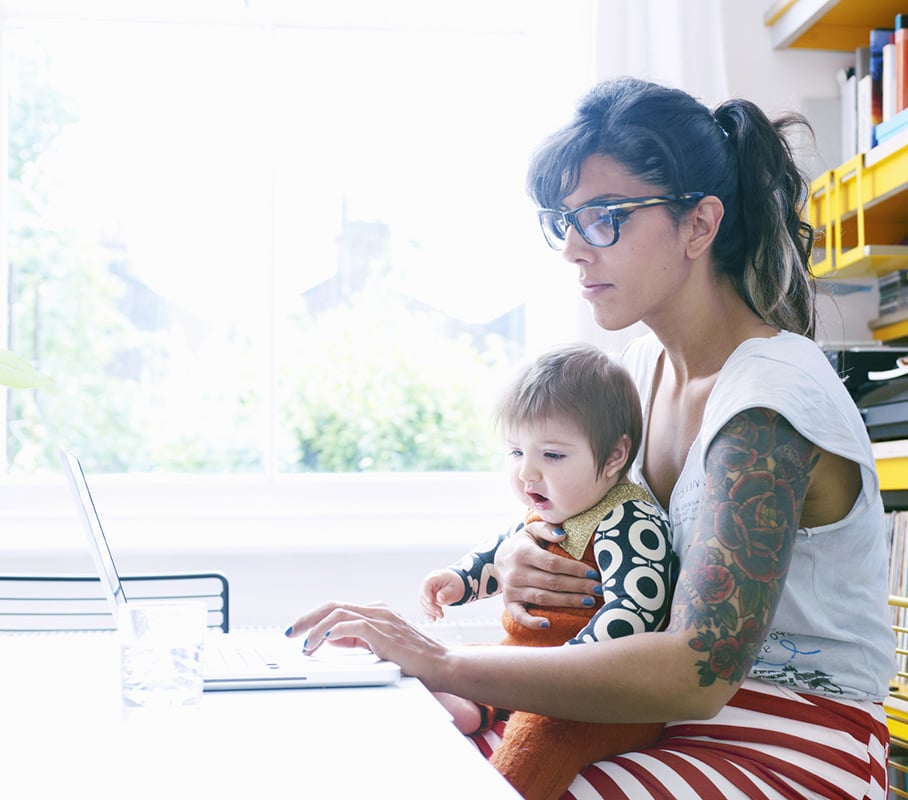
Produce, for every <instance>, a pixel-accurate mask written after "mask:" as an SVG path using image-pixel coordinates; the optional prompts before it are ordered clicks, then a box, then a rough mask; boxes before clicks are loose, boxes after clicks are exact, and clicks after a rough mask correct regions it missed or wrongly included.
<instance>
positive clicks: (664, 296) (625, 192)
mask: <svg viewBox="0 0 908 800" xmlns="http://www.w3.org/2000/svg"><path fill="white" fill-rule="evenodd" d="M661 194H665V190H664V189H663V188H661V187H658V186H653V185H652V184H649V183H646V182H644V181H641V180H640V179H639V178H635V177H633V176H631V175H630V174H629V173H628V172H627V171H626V170H625V169H624V168H623V167H621V166H620V165H619V164H618V162H617V161H614V160H613V159H611V158H609V157H607V156H599V155H594V156H590V157H589V158H587V160H586V161H585V162H584V163H583V166H582V167H581V170H580V180H579V182H578V183H577V188H576V189H575V190H574V191H573V192H572V193H571V194H570V195H569V196H568V197H566V198H565V199H564V206H565V209H566V210H574V209H576V208H579V207H580V206H583V205H587V204H589V203H592V202H595V201H599V200H606V201H608V200H616V201H617V200H623V199H626V198H629V197H644V196H648V195H661ZM562 255H563V257H564V258H565V260H567V261H569V262H570V263H572V264H574V265H575V266H576V267H577V268H578V270H579V274H578V278H579V281H580V287H581V295H582V296H583V298H584V299H585V300H586V301H587V302H589V304H590V306H591V307H592V310H593V317H594V318H595V320H596V323H597V324H598V325H599V326H600V327H602V328H604V329H606V330H620V329H621V328H626V327H627V326H628V325H632V324H633V323H635V322H638V321H640V320H643V321H644V322H647V323H648V324H650V326H651V327H652V326H653V325H652V323H653V321H654V320H655V319H657V318H658V317H659V315H664V314H666V313H677V309H678V307H679V304H678V302H677V298H678V290H679V289H680V286H681V283H682V282H683V280H684V278H685V277H686V268H685V267H686V263H687V262H686V259H685V255H684V245H683V242H682V237H681V235H680V231H679V228H678V225H677V223H676V222H675V220H674V218H673V217H672V216H671V214H670V212H669V210H668V208H667V207H666V206H651V207H648V208H641V209H638V210H636V211H634V212H633V213H632V214H631V215H630V216H629V217H628V219H627V220H626V221H625V222H624V223H623V224H622V225H621V230H620V235H619V237H618V241H617V242H616V243H615V244H613V245H612V246H611V247H594V246H592V245H590V244H588V243H587V242H585V241H584V240H583V237H581V236H580V234H578V233H577V231H576V230H575V229H574V228H573V226H571V227H569V228H568V232H567V236H566V238H565V242H564V249H563V250H562Z"/></svg>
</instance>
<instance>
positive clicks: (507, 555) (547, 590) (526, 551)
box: [495, 526, 599, 608]
mask: <svg viewBox="0 0 908 800" xmlns="http://www.w3.org/2000/svg"><path fill="white" fill-rule="evenodd" d="M529 527H531V526H528V528H529ZM533 527H535V526H533ZM495 566H496V567H497V568H498V572H499V576H500V578H501V584H502V592H503V595H504V600H505V603H508V604H511V603H522V604H532V605H538V606H544V607H545V606H549V607H550V606H568V607H571V608H581V607H584V606H589V605H591V604H592V603H593V602H594V600H593V597H594V595H595V594H596V593H597V588H596V587H597V586H599V575H598V573H596V571H595V570H591V569H590V568H589V567H587V566H585V565H584V564H583V563H582V562H580V561H576V560H574V559H571V558H567V557H566V556H561V555H558V554H556V553H550V552H548V551H547V550H544V549H542V548H541V547H540V546H539V544H538V542H537V540H536V539H535V538H534V536H533V531H527V533H526V534H525V535H523V531H521V534H518V535H516V536H511V537H509V538H508V539H507V540H505V541H504V542H502V544H501V546H500V547H499V548H498V553H497V554H496V557H495Z"/></svg>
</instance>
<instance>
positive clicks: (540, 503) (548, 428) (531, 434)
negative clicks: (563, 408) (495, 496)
mask: <svg viewBox="0 0 908 800" xmlns="http://www.w3.org/2000/svg"><path fill="white" fill-rule="evenodd" d="M504 441H505V447H506V449H507V458H508V474H509V478H510V482H511V487H512V488H513V490H514V492H515V493H516V495H517V497H518V498H519V499H520V500H521V502H524V503H526V504H527V505H528V506H529V507H530V508H532V509H534V510H535V511H536V513H538V514H539V516H540V517H542V519H544V520H545V521H546V522H550V523H552V524H554V525H560V524H561V523H562V522H564V521H565V520H566V519H568V518H570V517H573V516H576V515H577V514H580V513H581V512H583V511H586V510H587V509H588V508H591V507H592V506H594V505H596V503H598V502H599V501H600V500H601V499H602V498H603V497H604V496H605V494H606V493H607V492H608V490H609V489H611V488H612V486H614V485H615V483H616V480H615V479H612V478H607V477H606V476H605V475H600V476H598V477H597V475H596V461H595V459H594V457H593V450H592V448H591V447H590V443H589V441H588V440H587V438H586V436H585V435H584V434H583V433H581V432H580V430H579V429H578V428H577V426H576V425H574V424H573V423H572V422H570V421H569V420H565V419H560V418H557V417H555V418H549V419H547V420H544V421H543V422H540V423H527V424H521V425H516V426H513V427H510V428H508V429H507V430H506V431H505V437H504Z"/></svg>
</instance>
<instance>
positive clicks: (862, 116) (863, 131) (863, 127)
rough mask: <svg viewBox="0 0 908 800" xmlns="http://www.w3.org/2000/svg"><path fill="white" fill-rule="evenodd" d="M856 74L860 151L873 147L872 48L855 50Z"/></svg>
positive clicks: (856, 105)
mask: <svg viewBox="0 0 908 800" xmlns="http://www.w3.org/2000/svg"><path fill="white" fill-rule="evenodd" d="M854 56H855V60H854V76H855V79H856V82H857V102H856V104H855V107H856V116H857V126H856V127H857V143H858V152H859V153H866V152H868V151H869V150H871V149H872V148H873V128H874V125H873V79H872V78H871V76H870V48H869V47H858V48H857V49H856V50H855V51H854Z"/></svg>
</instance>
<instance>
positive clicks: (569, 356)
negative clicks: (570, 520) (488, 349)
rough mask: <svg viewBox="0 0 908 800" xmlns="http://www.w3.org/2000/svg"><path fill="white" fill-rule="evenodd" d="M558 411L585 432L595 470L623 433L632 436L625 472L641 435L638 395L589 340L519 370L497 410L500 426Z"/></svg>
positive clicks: (547, 354) (600, 467)
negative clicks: (588, 342)
mask: <svg viewBox="0 0 908 800" xmlns="http://www.w3.org/2000/svg"><path fill="white" fill-rule="evenodd" d="M553 416H558V417H562V418H564V419H567V420H569V421H570V422H572V423H573V424H575V425H576V426H577V427H578V429H579V430H580V431H581V432H582V433H583V434H584V435H585V436H586V437H587V439H588V440H589V443H590V448H591V449H592V451H593V458H594V459H595V461H596V470H597V475H601V474H602V471H603V470H604V469H605V465H606V462H607V461H608V457H609V455H610V454H611V452H612V450H614V449H615V447H616V446H617V445H618V443H619V442H620V440H621V437H622V436H624V435H627V437H628V438H629V439H630V451H629V453H628V459H627V463H626V465H625V468H624V470H623V472H622V475H623V474H624V473H626V472H627V470H628V469H629V468H630V465H631V462H633V460H634V458H635V456H636V455H637V450H638V449H639V448H640V439H641V437H642V436H643V414H642V411H641V408H640V396H639V395H638V394H637V387H636V386H635V385H634V381H633V380H632V378H631V376H630V374H629V373H628V372H627V370H626V369H624V367H622V366H621V365H620V364H618V363H617V362H615V361H612V360H611V359H610V358H609V357H608V356H607V355H606V354H605V353H603V352H602V351H601V350H599V348H597V347H595V346H593V345H591V344H583V343H578V344H572V345H562V346H560V347H556V348H554V349H552V350H549V351H547V352H545V353H543V354H542V355H541V356H539V357H538V358H537V359H536V360H535V361H534V362H533V363H531V364H529V365H527V366H525V367H524V368H523V369H521V370H520V371H519V372H518V373H517V375H516V377H515V378H514V380H513V382H512V383H511V385H510V386H509V387H508V388H507V390H506V391H505V393H504V395H503V396H502V398H501V401H500V402H499V403H498V406H497V408H496V409H495V414H494V421H495V422H496V423H497V424H498V426H499V427H502V428H507V427H509V426H514V425H520V424H521V423H527V422H529V423H535V422H540V421H542V420H544V419H547V418H549V417H553Z"/></svg>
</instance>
